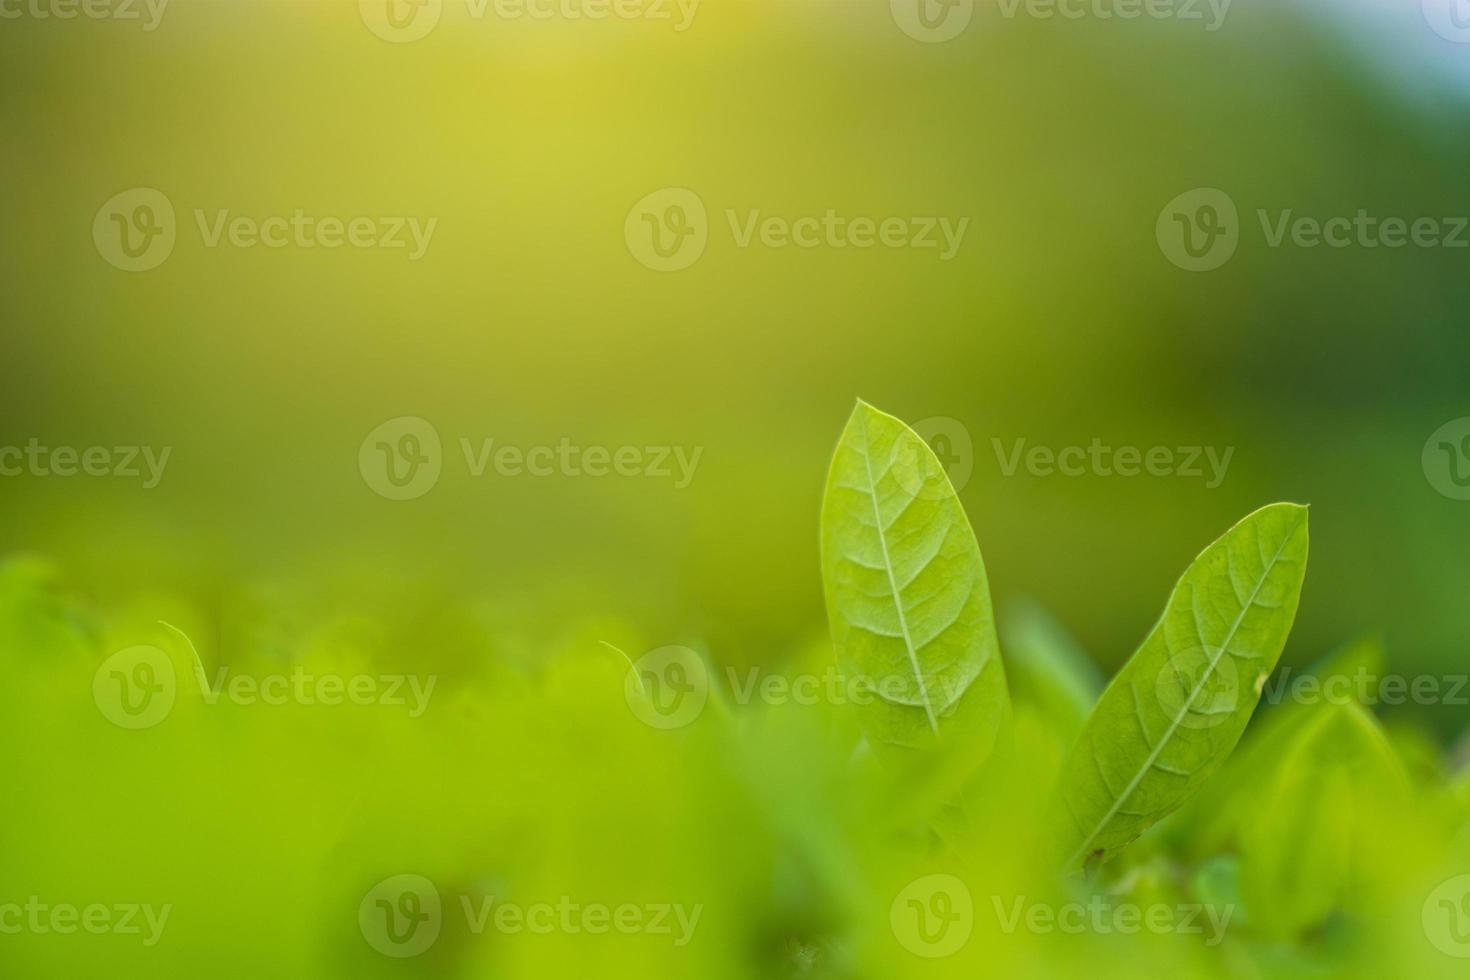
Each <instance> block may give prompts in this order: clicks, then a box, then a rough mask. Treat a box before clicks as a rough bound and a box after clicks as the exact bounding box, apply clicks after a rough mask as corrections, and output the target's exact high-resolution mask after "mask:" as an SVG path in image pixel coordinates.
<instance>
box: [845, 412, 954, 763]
mask: <svg viewBox="0 0 1470 980" xmlns="http://www.w3.org/2000/svg"><path fill="white" fill-rule="evenodd" d="M863 468H864V469H865V470H866V471H867V474H868V499H869V501H871V502H872V504H873V530H875V531H877V532H878V548H879V550H880V551H882V553H883V571H884V572H885V573H887V575H888V588H889V590H890V591H891V592H892V594H893V608H894V609H895V610H896V611H897V612H898V629H899V632H900V633H902V634H903V645H904V650H905V651H907V653H908V657H909V666H910V667H912V668H913V671H914V680H915V681H917V682H918V685H919V698H920V699H921V700H922V701H923V702H924V716H925V717H926V718H928V719H929V728H930V729H931V730H932V731H933V732H934V735H935V737H936V738H937V737H938V736H939V720H938V719H937V718H935V717H934V707H933V705H931V704H930V703H929V689H928V688H927V687H926V686H925V684H924V674H923V672H922V671H921V670H920V669H919V653H918V651H917V650H916V649H915V648H914V640H913V637H912V636H910V635H909V624H908V618H907V617H906V616H904V614H903V596H902V595H901V594H900V593H899V589H898V580H897V579H895V578H894V577H893V559H892V558H890V557H889V555H888V537H887V535H885V534H884V533H883V514H882V512H881V511H880V510H879V509H878V484H877V481H876V480H875V479H874V477H873V444H872V443H871V442H870V441H869V439H868V423H867V420H866V419H864V420H863Z"/></svg>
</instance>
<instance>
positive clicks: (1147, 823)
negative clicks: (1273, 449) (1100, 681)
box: [1054, 504, 1307, 871]
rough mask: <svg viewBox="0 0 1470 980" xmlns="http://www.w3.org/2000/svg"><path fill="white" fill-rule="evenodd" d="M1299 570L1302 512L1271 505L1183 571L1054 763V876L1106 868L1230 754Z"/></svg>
mask: <svg viewBox="0 0 1470 980" xmlns="http://www.w3.org/2000/svg"><path fill="white" fill-rule="evenodd" d="M1306 562H1307V510H1306V508H1305V507H1299V506H1296V505H1292V504H1275V505H1273V506H1270V507H1266V508H1263V509H1262V510H1258V511H1256V512H1255V513H1254V514H1251V515H1250V516H1249V517H1247V518H1246V519H1245V520H1243V521H1241V522H1240V523H1239V524H1237V525H1236V526H1235V527H1233V528H1231V529H1230V530H1229V531H1228V532H1226V534H1225V535H1224V536H1223V537H1222V538H1220V539H1219V540H1218V541H1216V542H1215V543H1214V544H1212V545H1210V547H1209V548H1206V549H1205V551H1204V552H1203V553H1201V554H1200V556H1199V557H1198V558H1196V559H1195V561H1194V563H1193V564H1192V565H1190V567H1189V569H1188V570H1187V571H1186V572H1185V573H1184V576H1183V577H1182V578H1181V579H1180V580H1179V583H1178V585H1176V586H1175V587H1174V592H1173V595H1171V596H1170V598H1169V603H1168V606H1167V607H1166V608H1165V610H1164V615H1163V618H1162V619H1160V620H1159V622H1158V624H1157V625H1156V626H1155V627H1154V628H1153V631H1152V632H1151V633H1150V634H1149V635H1148V638H1147V639H1145V640H1144V641H1143V645H1142V646H1141V647H1139V649H1138V651H1137V652H1136V653H1134V655H1133V656H1132V658H1130V659H1129V661H1128V663H1127V664H1125V665H1124V667H1123V669H1122V670H1121V671H1119V673H1118V675H1117V676H1116V677H1114V678H1113V681H1112V683H1111V684H1109V685H1108V687H1107V690H1105V691H1104V692H1103V695H1102V699H1101V700H1100V701H1099V702H1098V705H1097V707H1096V709H1094V710H1093V713H1092V715H1091V716H1090V717H1089V718H1088V719H1087V723H1086V725H1084V726H1083V729H1082V734H1081V735H1080V736H1078V739H1077V743H1076V745H1074V746H1073V748H1072V751H1071V753H1070V754H1069V756H1068V759H1067V761H1066V762H1065V763H1064V764H1063V767H1062V774H1061V779H1060V781H1059V785H1058V800H1057V803H1056V806H1055V816H1054V819H1055V826H1056V827H1057V838H1056V841H1055V843H1056V844H1057V846H1058V849H1059V851H1060V853H1061V854H1063V855H1065V856H1066V860H1065V861H1064V870H1066V871H1074V870H1076V869H1078V868H1080V867H1082V866H1083V864H1084V862H1087V863H1089V864H1091V863H1093V862H1094V861H1102V860H1107V859H1108V858H1109V857H1111V856H1112V855H1113V854H1114V853H1115V852H1116V851H1118V850H1119V849H1120V848H1122V847H1123V846H1124V845H1126V844H1128V843H1129V842H1130V841H1132V840H1134V839H1135V838H1137V837H1138V836H1139V835H1140V834H1142V833H1143V832H1144V831H1145V830H1147V829H1148V828H1149V827H1151V826H1152V825H1153V824H1154V823H1155V822H1156V821H1158V820H1159V819H1160V818H1162V817H1164V816H1167V815H1168V814H1169V813H1171V812H1172V811H1174V810H1175V809H1176V808H1178V807H1179V805H1180V804H1181V803H1183V802H1184V801H1185V800H1186V799H1187V798H1188V797H1189V796H1190V794H1191V793H1193V792H1194V791H1195V790H1196V789H1197V788H1198V787H1199V786H1200V784H1201V783H1203V782H1204V780H1205V779H1206V778H1208V777H1209V775H1210V773H1211V772H1213V771H1214V770H1215V768H1216V767H1217V766H1219V765H1220V763H1221V762H1223V761H1224V759H1225V757H1226V756H1228V755H1229V754H1230V751H1231V749H1233V748H1234V747H1235V743H1236V742H1237V741H1239V739H1240V735H1241V732H1242V731H1243V730H1244V729H1245V725H1246V722H1247V721H1249V719H1250V716H1251V712H1252V711H1253V710H1254V709H1255V707H1256V702H1257V701H1258V700H1259V699H1260V696H1261V687H1262V685H1263V684H1264V682H1265V679H1266V677H1267V676H1268V675H1269V674H1270V672H1271V670H1272V669H1273V668H1274V667H1275V665H1276V661H1277V659H1278V658H1279V657H1280V656H1281V649H1282V647H1283V646H1284V645H1285V643H1286V637H1287V634H1288V633H1289V632H1290V631H1291V625H1292V622H1293V620H1294V619H1295V618H1296V608H1297V602H1298V600H1299V599H1300V597H1301V587H1302V579H1303V576H1304V575H1305V572H1306Z"/></svg>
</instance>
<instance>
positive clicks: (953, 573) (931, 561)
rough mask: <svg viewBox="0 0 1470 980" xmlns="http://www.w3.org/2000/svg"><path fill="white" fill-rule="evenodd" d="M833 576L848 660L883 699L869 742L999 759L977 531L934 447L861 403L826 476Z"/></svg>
mask: <svg viewBox="0 0 1470 980" xmlns="http://www.w3.org/2000/svg"><path fill="white" fill-rule="evenodd" d="M822 571H823V580H824V582H825V583H826V593H827V613H828V617H829V620H830V623H831V627H832V640H833V645H834V646H835V648H836V651H837V659H838V662H839V663H840V664H841V665H842V668H843V670H844V671H845V672H847V674H848V676H849V677H850V678H852V679H853V681H854V682H855V683H857V684H861V685H863V686H864V687H866V688H868V689H869V690H870V691H871V692H872V695H873V696H872V697H871V699H869V700H868V701H867V703H865V704H864V705H862V706H861V707H860V709H859V710H860V716H859V717H860V720H861V723H862V726H863V730H864V732H865V733H866V734H867V737H868V740H869V741H870V742H871V743H872V744H873V745H874V746H875V747H876V748H878V749H879V750H880V751H885V750H925V749H936V748H939V747H940V746H943V748H944V750H945V751H946V752H948V753H956V752H964V753H967V754H969V755H970V756H971V758H973V759H975V760H976V761H978V760H980V759H982V758H983V757H984V756H985V755H986V754H988V752H989V750H990V747H991V745H992V744H993V743H994V741H995V736H996V733H997V731H998V730H999V727H1000V724H1001V720H1002V717H1003V715H1004V712H1005V707H1006V683H1005V674H1004V670H1003V668H1002V667H1001V661H1000V652H999V651H1000V646H999V643H998V641H997V640H996V635H995V620H994V614H993V613H992V611H991V605H990V586H989V584H988V582H987V581H986V577H985V564H984V562H983V561H982V560H981V558H980V548H979V546H978V545H977V544H976V542H975V533H974V531H972V530H971V529H970V522H969V520H968V518H966V517H965V512H964V509H963V508H961V506H960V503H959V500H958V499H957V497H956V496H955V492H954V488H953V487H951V486H950V482H949V477H948V476H946V475H945V472H944V467H943V466H942V465H941V464H940V463H939V460H938V459H936V458H935V456H934V453H933V452H932V451H931V450H930V448H929V446H928V445H927V444H926V443H925V442H924V440H923V439H921V438H920V437H919V436H918V435H917V434H915V433H914V432H913V430H911V429H910V428H909V427H908V426H906V425H904V424H903V423H902V422H900V421H899V420H897V419H895V418H893V417H892V416H890V415H885V414H884V413H882V412H880V411H878V410H877V409H875V408H873V407H872V406H871V405H867V404H865V403H861V402H860V403H859V404H858V406H857V407H856V408H855V409H854V410H853V413H852V417H851V418H850V419H849V420H848V423H847V428H846V430H845V431H844V432H843V433H842V439H841V441H840V442H839V443H838V445H837V451H836V453H835V455H834V456H833V458H832V468H831V471H830V473H829V474H828V476H827V493H826V497H825V498H824V501H823V507H822ZM945 743H948V744H945Z"/></svg>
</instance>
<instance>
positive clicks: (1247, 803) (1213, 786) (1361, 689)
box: [1167, 636, 1384, 860]
mask: <svg viewBox="0 0 1470 980" xmlns="http://www.w3.org/2000/svg"><path fill="white" fill-rule="evenodd" d="M1383 670H1384V652H1383V641H1382V640H1381V639H1380V638H1379V637H1376V636H1368V637H1363V638H1360V639H1357V640H1354V641H1351V642H1349V643H1346V644H1344V645H1343V646H1341V647H1339V648H1338V649H1336V650H1334V651H1333V652H1332V653H1329V654H1328V655H1326V656H1325V657H1323V658H1321V659H1320V660H1318V661H1317V662H1316V663H1315V664H1313V665H1312V666H1311V667H1310V668H1308V669H1307V670H1306V671H1305V672H1304V673H1303V674H1302V675H1301V677H1305V678H1310V679H1311V684H1310V686H1302V685H1298V684H1294V683H1292V682H1291V681H1292V679H1291V678H1290V677H1286V678H1285V679H1284V680H1283V681H1281V682H1272V681H1268V682H1267V684H1266V687H1265V688H1264V690H1263V700H1269V701H1271V702H1272V704H1271V705H1270V706H1269V707H1264V708H1262V709H1261V711H1260V712H1259V713H1258V715H1257V717H1256V718H1255V719H1253V720H1252V721H1251V724H1250V727H1249V728H1248V729H1247V731H1246V733H1245V737H1244V738H1243V739H1241V744H1240V747H1239V748H1238V749H1236V751H1235V752H1233V753H1231V755H1230V758H1229V759H1227V760H1226V761H1225V764H1224V765H1222V766H1221V767H1220V770H1219V771H1218V772H1217V773H1216V774H1215V775H1214V776H1213V777H1211V779H1210V780H1209V782H1207V783H1206V784H1205V785H1204V786H1202V787H1200V790H1199V792H1197V793H1196V794H1195V795H1194V796H1192V797H1190V799H1189V801H1188V802H1186V803H1185V804H1184V806H1183V807H1181V808H1180V809H1179V811H1178V812H1177V813H1175V814H1174V815H1173V816H1172V817H1171V818H1170V819H1169V826H1168V830H1167V833H1168V836H1169V838H1170V839H1171V841H1173V842H1174V845H1175V846H1176V847H1177V848H1178V849H1180V850H1181V851H1183V852H1184V853H1185V855H1186V856H1187V857H1188V858H1189V859H1191V860H1200V859H1202V858H1204V857H1207V856H1209V855H1211V854H1218V853H1220V852H1221V851H1224V850H1226V849H1228V848H1230V847H1231V846H1233V842H1234V834H1235V832H1236V831H1237V830H1238V829H1239V827H1240V822H1241V820H1242V819H1243V818H1244V817H1245V815H1246V814H1248V813H1250V812H1251V810H1252V809H1253V808H1254V807H1255V805H1256V804H1255V795H1256V793H1257V790H1258V789H1259V788H1260V783H1261V779H1262V777H1263V774H1265V773H1266V772H1267V771H1268V770H1271V769H1273V768H1274V767H1275V766H1276V764H1277V760H1279V759H1280V758H1281V757H1282V756H1283V755H1284V754H1285V753H1286V751H1287V749H1288V748H1289V747H1290V746H1291V745H1292V744H1293V742H1294V741H1295V739H1296V737H1297V733H1298V731H1299V730H1300V729H1301V728H1302V727H1303V726H1305V725H1307V724H1309V723H1310V722H1311V719H1312V718H1313V717H1314V715H1315V713H1316V711H1318V710H1320V708H1321V705H1322V704H1324V703H1326V702H1327V701H1328V700H1332V701H1342V700H1344V699H1348V698H1357V697H1359V696H1361V695H1363V694H1366V693H1370V692H1371V690H1372V689H1373V688H1374V682H1375V681H1376V679H1378V678H1381V677H1382V676H1383ZM1283 673H1285V672H1283ZM1273 683H1275V686H1273ZM1309 691H1310V692H1315V694H1313V695H1312V696H1311V697H1308V698H1303V697H1302V696H1300V695H1301V694H1302V693H1304V692H1309Z"/></svg>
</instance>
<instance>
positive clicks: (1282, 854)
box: [1240, 703, 1410, 939]
mask: <svg viewBox="0 0 1470 980" xmlns="http://www.w3.org/2000/svg"><path fill="white" fill-rule="evenodd" d="M1263 778H1264V780H1265V781H1264V783H1263V785H1262V787H1261V791H1260V792H1259V793H1257V794H1256V795H1255V800H1254V807H1253V809H1252V812H1251V814H1250V816H1249V818H1248V819H1247V820H1246V822H1245V823H1244V825H1243V826H1242V827H1241V831H1240V855H1241V890H1242V894H1243V895H1244V896H1245V898H1246V901H1247V902H1248V903H1249V904H1250V907H1251V909H1252V910H1253V911H1254V912H1255V913H1256V920H1257V928H1259V929H1260V930H1262V931H1263V932H1264V933H1265V934H1267V935H1269V936H1270V937H1272V938H1277V939H1287V938H1290V937H1293V936H1296V935H1299V934H1300V933H1302V932H1303V931H1305V930H1307V929H1309V928H1312V927H1314V926H1317V925H1320V924H1321V923H1323V922H1325V921H1326V920H1327V918H1328V917H1329V916H1330V915H1331V914H1332V913H1333V912H1335V911H1337V910H1339V909H1342V908H1344V907H1350V906H1351V905H1352V904H1353V903H1354V901H1355V900H1356V897H1357V896H1360V895H1362V894H1364V893H1365V891H1371V890H1372V889H1373V888H1374V887H1375V882H1376V881H1378V880H1379V879H1381V878H1382V877H1383V871H1384V870H1385V861H1388V862H1391V861H1392V860H1393V858H1392V856H1391V855H1392V853H1393V851H1394V849H1395V847H1396V842H1394V841H1393V840H1392V835H1391V834H1388V833H1385V831H1386V829H1387V828H1388V827H1390V826H1393V818H1394V815H1395V814H1396V813H1398V812H1401V811H1402V809H1403V808H1404V807H1406V806H1407V805H1408V804H1409V799H1410V787H1409V781H1408V777H1407V774H1406V773H1405V772H1404V769H1403V765H1402V764H1401V762H1400V760H1399V759H1398V757H1397V755H1396V754H1395V753H1394V750H1393V747H1392V745H1390V744H1389V742H1388V740H1387V738H1385V737H1384V734H1383V731H1382V729H1381V728H1380V727H1379V726H1378V724H1377V722H1376V721H1374V719H1373V716H1372V715H1371V714H1369V713H1368V712H1367V711H1366V710H1365V709H1363V708H1362V707H1361V706H1359V705H1357V704H1332V703H1326V704H1324V705H1323V706H1322V708H1321V710H1318V711H1316V712H1314V713H1313V714H1312V715H1311V716H1310V718H1309V719H1308V723H1307V724H1305V725H1303V726H1302V727H1301V728H1299V729H1297V730H1296V733H1295V737H1294V738H1293V740H1292V744H1291V746H1290V747H1289V749H1288V751H1287V753H1286V754H1285V755H1284V756H1282V758H1281V759H1280V760H1279V762H1278V764H1277V765H1276V766H1275V768H1274V771H1272V772H1270V773H1268V774H1263Z"/></svg>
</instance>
